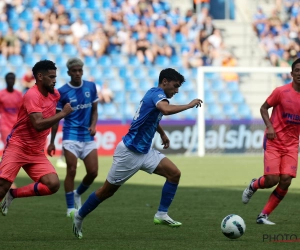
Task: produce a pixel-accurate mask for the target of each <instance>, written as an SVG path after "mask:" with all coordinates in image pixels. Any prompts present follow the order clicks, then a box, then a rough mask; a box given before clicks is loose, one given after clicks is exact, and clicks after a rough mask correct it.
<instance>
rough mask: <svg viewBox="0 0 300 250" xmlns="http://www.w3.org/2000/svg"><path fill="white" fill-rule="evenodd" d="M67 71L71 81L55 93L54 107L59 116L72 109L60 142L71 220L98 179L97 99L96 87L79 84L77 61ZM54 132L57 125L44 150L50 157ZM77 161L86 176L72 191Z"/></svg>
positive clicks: (65, 122) (78, 60)
mask: <svg viewBox="0 0 300 250" xmlns="http://www.w3.org/2000/svg"><path fill="white" fill-rule="evenodd" d="M67 68H68V74H69V76H70V77H71V80H70V82H68V83H66V84H65V85H64V86H62V87H61V88H59V89H58V91H59V93H60V95H61V97H60V100H59V102H58V104H57V111H58V112H59V111H60V110H61V109H62V108H63V105H65V103H68V102H70V104H71V106H72V107H73V109H74V112H73V113H72V114H70V115H69V116H68V117H66V118H65V119H64V125H63V142H62V146H63V151H64V155H65V158H66V163H67V175H66V178H65V183H64V184H65V193H66V194H65V195H66V203H67V216H70V212H71V211H72V210H74V209H75V207H76V208H80V207H81V195H82V194H83V193H84V192H85V191H86V190H87V189H88V188H89V186H90V185H91V184H92V183H93V181H94V179H95V178H96V177H97V175H98V154H97V145H96V142H95V141H94V136H95V134H96V124H97V120H98V112H97V105H98V96H97V90H96V85H95V83H93V82H89V81H85V80H82V75H83V62H82V61H81V60H80V59H79V58H71V59H69V60H68V61H67ZM57 129H58V123H57V124H55V126H53V128H52V133H51V139H50V144H49V146H48V150H47V152H48V154H49V155H50V156H52V154H53V153H54V152H55V145H54V140H55V135H56V132H57ZM78 158H80V159H82V160H83V162H84V165H85V168H86V175H85V177H84V178H83V180H82V182H81V183H80V185H79V186H78V187H77V189H76V190H74V179H75V175H76V168H77V159H78Z"/></svg>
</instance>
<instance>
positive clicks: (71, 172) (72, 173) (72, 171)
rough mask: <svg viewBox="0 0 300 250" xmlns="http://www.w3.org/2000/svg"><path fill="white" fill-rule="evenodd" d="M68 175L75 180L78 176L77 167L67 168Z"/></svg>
mask: <svg viewBox="0 0 300 250" xmlns="http://www.w3.org/2000/svg"><path fill="white" fill-rule="evenodd" d="M67 175H68V176H69V177H72V178H75V176H76V167H75V166H74V167H73V166H72V167H68V168H67Z"/></svg>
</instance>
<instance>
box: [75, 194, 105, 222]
mask: <svg viewBox="0 0 300 250" xmlns="http://www.w3.org/2000/svg"><path fill="white" fill-rule="evenodd" d="M101 202H102V201H101V200H99V198H98V197H97V196H96V194H95V192H94V193H92V194H91V195H90V196H89V198H88V199H87V200H86V201H85V203H84V204H83V205H82V207H81V208H80V209H79V211H78V214H79V215H80V217H82V218H84V217H85V216H87V215H88V214H89V213H90V212H92V211H93V210H94V209H95V208H96V207H97V206H98V205H99V204H100V203H101Z"/></svg>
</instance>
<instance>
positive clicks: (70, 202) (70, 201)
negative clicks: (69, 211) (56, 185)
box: [66, 192, 75, 208]
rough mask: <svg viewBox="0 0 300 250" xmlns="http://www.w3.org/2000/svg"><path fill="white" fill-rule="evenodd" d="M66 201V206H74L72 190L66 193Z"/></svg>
mask: <svg viewBox="0 0 300 250" xmlns="http://www.w3.org/2000/svg"><path fill="white" fill-rule="evenodd" d="M66 202H67V208H75V203H74V193H73V192H68V193H66Z"/></svg>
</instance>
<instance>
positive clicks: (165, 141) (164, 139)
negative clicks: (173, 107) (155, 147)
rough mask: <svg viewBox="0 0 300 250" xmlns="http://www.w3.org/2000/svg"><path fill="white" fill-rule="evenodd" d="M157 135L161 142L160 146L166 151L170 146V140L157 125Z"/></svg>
mask: <svg viewBox="0 0 300 250" xmlns="http://www.w3.org/2000/svg"><path fill="white" fill-rule="evenodd" d="M156 131H157V133H159V134H160V138H161V140H162V144H161V145H164V147H163V148H164V149H167V148H168V147H169V146H170V140H169V138H168V136H167V135H166V134H165V131H164V130H163V128H162V127H161V126H160V125H159V124H158V126H157V129H156Z"/></svg>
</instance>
